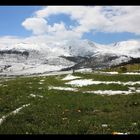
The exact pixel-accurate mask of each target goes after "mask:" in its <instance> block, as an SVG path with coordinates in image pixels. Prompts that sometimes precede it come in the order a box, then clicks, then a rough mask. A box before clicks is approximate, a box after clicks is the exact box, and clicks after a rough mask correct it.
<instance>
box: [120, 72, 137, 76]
mask: <svg viewBox="0 0 140 140" xmlns="http://www.w3.org/2000/svg"><path fill="white" fill-rule="evenodd" d="M122 74H126V75H140V73H138V72H126V73H122Z"/></svg>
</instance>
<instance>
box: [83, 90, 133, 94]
mask: <svg viewBox="0 0 140 140" xmlns="http://www.w3.org/2000/svg"><path fill="white" fill-rule="evenodd" d="M83 93H94V94H102V95H105V94H106V95H116V94H131V93H134V92H132V91H121V90H116V91H113V90H96V91H84V92H83Z"/></svg>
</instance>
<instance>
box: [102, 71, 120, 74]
mask: <svg viewBox="0 0 140 140" xmlns="http://www.w3.org/2000/svg"><path fill="white" fill-rule="evenodd" d="M99 73H103V74H118V72H116V71H112V72H101V71H100V72H99Z"/></svg>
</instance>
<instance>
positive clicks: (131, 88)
mask: <svg viewBox="0 0 140 140" xmlns="http://www.w3.org/2000/svg"><path fill="white" fill-rule="evenodd" d="M128 88H129V90H136V88H135V87H128Z"/></svg>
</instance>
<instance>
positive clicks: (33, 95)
mask: <svg viewBox="0 0 140 140" xmlns="http://www.w3.org/2000/svg"><path fill="white" fill-rule="evenodd" d="M30 96H31V97H40V98H43V96H41V95H35V94H30Z"/></svg>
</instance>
